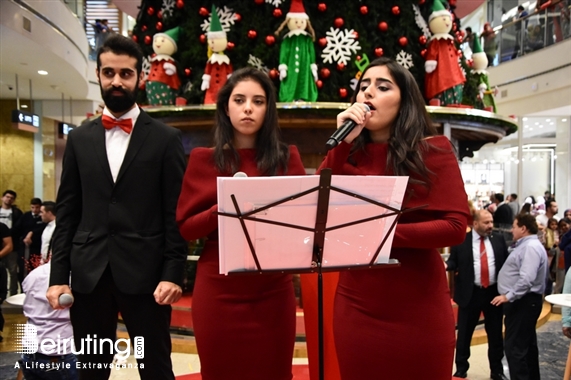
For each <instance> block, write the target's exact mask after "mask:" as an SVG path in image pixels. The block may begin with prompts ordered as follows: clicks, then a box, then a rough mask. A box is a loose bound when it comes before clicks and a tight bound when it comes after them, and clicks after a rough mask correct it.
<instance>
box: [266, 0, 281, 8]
mask: <svg viewBox="0 0 571 380" xmlns="http://www.w3.org/2000/svg"><path fill="white" fill-rule="evenodd" d="M282 3H283V0H266V4H272V5H273V6H274V7H276V8H279V6H280V5H282Z"/></svg>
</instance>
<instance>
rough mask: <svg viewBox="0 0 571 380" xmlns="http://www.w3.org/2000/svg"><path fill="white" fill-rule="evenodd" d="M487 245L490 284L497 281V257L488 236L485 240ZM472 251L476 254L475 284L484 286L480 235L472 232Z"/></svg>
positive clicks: (485, 245)
mask: <svg viewBox="0 0 571 380" xmlns="http://www.w3.org/2000/svg"><path fill="white" fill-rule="evenodd" d="M484 247H486V255H487V256H488V272H489V274H490V285H492V284H495V283H496V257H495V256H494V248H492V243H491V242H490V239H488V237H486V238H485V240H484ZM472 253H473V256H474V284H476V285H477V286H482V277H481V274H482V268H481V265H480V235H479V234H478V233H477V232H476V231H474V232H472Z"/></svg>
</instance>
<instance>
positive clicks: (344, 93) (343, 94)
mask: <svg viewBox="0 0 571 380" xmlns="http://www.w3.org/2000/svg"><path fill="white" fill-rule="evenodd" d="M339 96H340V97H342V98H346V97H347V89H346V88H344V87H341V88H340V89H339Z"/></svg>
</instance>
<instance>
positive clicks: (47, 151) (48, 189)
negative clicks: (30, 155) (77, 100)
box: [41, 117, 58, 202]
mask: <svg viewBox="0 0 571 380" xmlns="http://www.w3.org/2000/svg"><path fill="white" fill-rule="evenodd" d="M57 140H58V138H57V122H55V121H54V120H53V119H48V118H45V117H43V118H42V151H43V156H44V161H43V167H42V173H43V195H42V197H41V198H42V200H44V201H54V202H55V200H56V178H57V177H58V176H57V174H56V162H57V157H58V155H57V148H56V144H57Z"/></svg>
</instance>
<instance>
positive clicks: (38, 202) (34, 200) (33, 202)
mask: <svg viewBox="0 0 571 380" xmlns="http://www.w3.org/2000/svg"><path fill="white" fill-rule="evenodd" d="M30 204H31V205H34V206H37V205H40V206H41V205H42V200H41V199H40V198H32V200H31V201H30Z"/></svg>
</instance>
